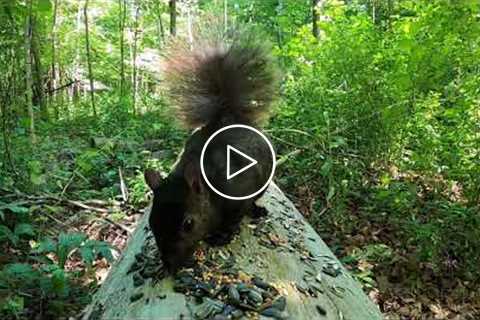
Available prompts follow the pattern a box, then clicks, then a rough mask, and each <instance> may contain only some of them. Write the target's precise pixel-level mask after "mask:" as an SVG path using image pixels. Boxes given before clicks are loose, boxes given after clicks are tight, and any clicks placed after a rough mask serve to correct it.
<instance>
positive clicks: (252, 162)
mask: <svg viewBox="0 0 480 320" xmlns="http://www.w3.org/2000/svg"><path fill="white" fill-rule="evenodd" d="M231 152H235V153H236V154H237V155H239V156H241V157H243V158H245V159H247V160H248V161H249V164H247V165H246V166H244V167H243V168H241V169H240V170H237V171H235V172H234V173H231V166H230V154H231ZM257 163H258V161H257V160H255V159H253V158H252V157H249V156H247V155H246V154H245V153H243V152H242V151H239V150H237V149H235V148H234V147H232V146H231V145H227V180H230V179H232V178H233V177H235V176H237V175H239V174H240V173H242V172H244V171H245V170H248V169H249V168H251V167H253V166H254V165H256V164H257Z"/></svg>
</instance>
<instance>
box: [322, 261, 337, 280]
mask: <svg viewBox="0 0 480 320" xmlns="http://www.w3.org/2000/svg"><path fill="white" fill-rule="evenodd" d="M322 271H323V272H324V273H325V274H328V275H329V276H331V277H337V276H338V275H340V274H341V273H342V269H341V268H340V266H339V265H338V264H336V263H331V262H328V263H326V264H324V265H323V267H322Z"/></svg>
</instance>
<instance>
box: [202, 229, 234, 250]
mask: <svg viewBox="0 0 480 320" xmlns="http://www.w3.org/2000/svg"><path fill="white" fill-rule="evenodd" d="M235 234H236V232H231V231H229V232H217V233H214V234H211V235H210V236H209V237H208V238H206V239H205V242H206V243H208V244H209V245H211V246H224V245H226V244H229V243H230V242H231V241H232V239H233V237H234V236H235Z"/></svg>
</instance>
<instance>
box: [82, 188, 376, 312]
mask: <svg viewBox="0 0 480 320" xmlns="http://www.w3.org/2000/svg"><path fill="white" fill-rule="evenodd" d="M257 203H258V205H259V206H261V207H263V208H264V209H265V211H266V213H267V216H266V217H264V218H261V219H260V220H259V221H257V222H255V221H252V220H251V219H247V218H246V219H245V220H246V221H244V223H242V227H241V232H240V234H239V235H238V236H237V237H235V239H234V240H233V241H232V242H231V243H229V244H227V245H225V246H217V247H204V248H203V253H204V257H205V262H206V263H204V266H205V269H204V272H203V275H205V276H208V277H211V278H212V280H217V281H221V280H220V279H221V278H223V279H224V277H219V273H220V274H221V272H219V271H218V269H221V268H222V265H223V266H225V265H228V264H230V265H232V262H233V268H232V267H231V266H230V267H227V266H225V267H223V268H225V269H224V270H226V272H229V276H228V277H229V278H230V277H233V278H235V280H234V281H239V282H242V283H248V282H250V279H251V277H253V276H257V277H259V278H263V279H264V280H265V281H266V282H267V283H269V284H271V285H272V286H274V287H275V288H277V290H278V291H279V292H280V294H281V295H282V296H283V297H285V298H286V313H288V314H289V317H286V315H283V313H282V316H278V317H275V318H265V317H262V316H260V317H259V315H258V313H257V311H252V316H256V317H255V319H257V318H258V319H298V320H304V319H305V320H306V319H308V320H310V319H322V320H338V319H352V320H353V319H354V320H380V319H382V315H381V314H380V311H379V310H378V307H376V306H375V305H374V304H373V303H372V301H371V300H370V299H369V298H368V297H367V296H366V295H365V293H364V292H363V291H362V289H361V287H360V285H359V283H357V282H356V281H355V280H354V279H353V277H352V276H351V275H350V274H349V272H348V271H347V270H346V269H345V268H344V267H343V266H342V264H341V263H340V262H339V261H338V260H337V258H336V257H335V256H334V255H333V253H332V252H331V251H330V249H329V248H328V247H327V246H326V245H325V243H324V242H323V241H322V239H321V238H320V237H319V236H318V234H317V233H316V232H315V231H314V230H313V228H312V227H311V226H310V225H309V224H308V223H307V222H306V221H305V218H304V217H303V216H302V215H301V213H299V212H298V211H297V210H296V209H295V207H294V206H293V204H292V203H291V202H290V201H289V200H288V199H287V198H286V197H285V195H284V194H283V193H282V192H281V191H280V189H278V187H276V186H275V185H273V184H272V185H271V186H270V187H269V188H268V189H267V192H266V193H265V195H264V196H263V197H262V198H261V199H259V200H258V201H257ZM149 214H150V213H149V210H146V213H145V215H144V216H143V218H142V219H141V220H140V222H139V224H138V226H137V228H136V231H135V232H134V233H133V235H132V236H131V238H130V240H129V242H128V245H127V248H126V249H125V250H124V251H123V255H122V256H121V257H120V258H119V259H118V262H117V263H116V264H115V265H114V266H113V267H112V269H111V270H110V273H109V275H108V277H107V278H106V280H105V282H104V283H103V285H102V286H101V287H100V289H99V290H98V291H97V293H96V294H95V296H94V297H93V302H92V304H91V305H89V306H88V307H87V309H86V311H85V313H84V315H83V317H82V319H84V320H87V319H96V320H101V319H104V320H106V319H200V317H199V316H198V312H199V310H200V309H201V308H202V306H205V304H208V303H209V302H212V301H214V302H215V303H217V304H218V303H221V304H222V307H223V303H227V304H230V302H228V301H226V299H225V298H222V296H223V295H222V294H220V295H215V294H213V293H212V292H211V291H214V290H215V289H217V288H221V287H222V286H220V285H218V286H216V287H215V288H214V289H213V290H211V291H210V298H208V299H204V302H205V304H197V303H195V299H194V297H192V296H188V295H184V294H182V293H179V292H175V291H174V287H175V282H174V279H172V277H171V276H168V277H164V278H161V279H159V280H158V281H157V279H152V278H151V276H150V277H149V276H145V277H146V278H147V279H144V276H142V275H145V274H146V273H147V269H149V270H151V269H152V268H153V270H156V269H154V268H156V267H158V268H160V270H161V267H160V263H159V261H158V260H157V259H159V257H158V255H157V254H156V251H157V250H156V246H155V243H154V240H153V239H152V238H153V236H152V234H151V232H150V230H149V228H148V227H147V224H148V223H147V222H148V216H149ZM209 262H212V264H210V263H209ZM212 265H213V266H212ZM216 266H217V269H216ZM233 269H238V270H239V272H232V271H233ZM183 272H184V273H186V274H187V276H186V277H187V280H188V279H191V278H188V273H189V272H190V271H188V270H184V271H183ZM149 273H150V274H152V272H151V271H149ZM153 273H155V274H159V273H161V272H155V271H154V272H153ZM154 277H155V278H156V276H155V275H154ZM177 284H178V283H177ZM177 287H178V286H177ZM264 288H265V286H264ZM207 290H208V289H207ZM200 291H201V290H200ZM217 292H218V291H217ZM244 295H245V293H244ZM219 299H223V302H220V300H219ZM233 304H235V303H233ZM265 305H266V306H265V307H264V308H268V305H269V304H268V302H266V303H265ZM210 307H211V305H210ZM237 307H238V308H242V307H244V306H242V305H237ZM247 307H248V305H247ZM250 308H252V309H254V310H258V309H260V311H262V309H263V311H266V310H265V309H264V308H262V307H260V308H258V309H257V308H254V307H250ZM211 309H212V308H210V311H212V310H211ZM225 309H228V308H224V309H223V310H225ZM275 310H277V309H275ZM216 312H217V313H219V312H221V309H219V310H216ZM209 313H210V312H209ZM214 313H215V311H214ZM195 314H197V316H195ZM213 316H214V315H213V314H211V313H210V315H206V317H201V319H206V318H207V317H208V319H213ZM225 318H226V317H225ZM215 319H216V318H215ZM221 319H224V318H221ZM242 319H243V318H242Z"/></svg>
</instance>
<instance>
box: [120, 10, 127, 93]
mask: <svg viewBox="0 0 480 320" xmlns="http://www.w3.org/2000/svg"><path fill="white" fill-rule="evenodd" d="M118 5H119V6H120V26H119V28H120V30H119V32H120V99H123V96H124V94H125V43H124V42H125V20H126V18H127V1H126V0H119V1H118Z"/></svg>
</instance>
